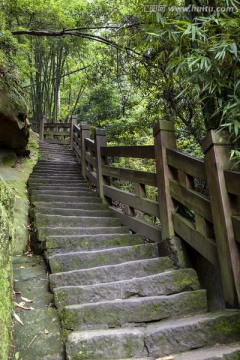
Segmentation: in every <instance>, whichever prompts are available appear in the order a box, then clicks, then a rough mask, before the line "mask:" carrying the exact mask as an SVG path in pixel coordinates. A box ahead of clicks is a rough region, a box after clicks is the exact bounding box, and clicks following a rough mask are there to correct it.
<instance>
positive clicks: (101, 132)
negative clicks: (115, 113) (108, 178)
mask: <svg viewBox="0 0 240 360" xmlns="http://www.w3.org/2000/svg"><path fill="white" fill-rule="evenodd" d="M95 144H96V163H97V169H96V170H97V182H98V186H97V188H98V193H99V196H100V197H101V199H103V200H104V202H106V203H107V201H106V200H105V197H104V194H103V185H104V178H103V175H102V165H103V164H104V163H105V160H104V159H103V158H102V156H101V146H107V138H106V130H105V129H96V133H95Z"/></svg>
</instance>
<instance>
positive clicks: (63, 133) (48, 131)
mask: <svg viewBox="0 0 240 360" xmlns="http://www.w3.org/2000/svg"><path fill="white" fill-rule="evenodd" d="M44 135H45V136H48V135H50V136H70V132H69V131H56V130H53V131H51V130H47V131H46V130H45V131H44Z"/></svg>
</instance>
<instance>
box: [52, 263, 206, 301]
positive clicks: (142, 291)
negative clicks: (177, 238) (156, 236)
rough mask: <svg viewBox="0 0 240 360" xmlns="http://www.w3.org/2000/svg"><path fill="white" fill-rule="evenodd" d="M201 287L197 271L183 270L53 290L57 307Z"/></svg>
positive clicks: (166, 293)
mask: <svg viewBox="0 0 240 360" xmlns="http://www.w3.org/2000/svg"><path fill="white" fill-rule="evenodd" d="M130 276H131V274H130V275H129V277H130ZM198 289H199V281H198V277H197V274H196V272H195V271H194V270H192V269H181V270H172V271H168V272H164V273H159V274H156V275H150V276H145V277H141V278H138V279H128V280H122V281H118V282H109V283H104V284H94V285H88V286H86V285H85V286H63V287H59V288H55V289H54V299H55V303H56V305H57V307H58V308H62V307H63V306H66V305H74V304H83V303H94V302H100V301H105V300H115V299H129V298H131V297H146V296H161V295H172V294H177V293H180V292H182V291H192V290H198Z"/></svg>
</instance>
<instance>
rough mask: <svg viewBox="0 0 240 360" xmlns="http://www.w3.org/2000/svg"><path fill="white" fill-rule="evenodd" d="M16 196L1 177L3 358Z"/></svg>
mask: <svg viewBox="0 0 240 360" xmlns="http://www.w3.org/2000/svg"><path fill="white" fill-rule="evenodd" d="M13 215H14V196H13V194H12V192H11V190H10V189H9V188H8V186H7V184H6V183H5V182H4V181H3V180H2V179H1V178H0V349H1V356H2V357H1V359H2V360H7V359H8V350H9V346H10V341H11V331H10V329H11V313H12V308H13V306H12V283H13V281H12V264H11V254H12V239H13V237H14V230H13Z"/></svg>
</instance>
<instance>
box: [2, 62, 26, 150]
mask: <svg viewBox="0 0 240 360" xmlns="http://www.w3.org/2000/svg"><path fill="white" fill-rule="evenodd" d="M0 71H1V79H0V128H1V133H0V146H7V147H10V148H12V149H23V148H25V147H26V145H27V143H28V138H29V122H28V120H27V104H26V102H25V100H24V97H23V93H22V89H21V87H20V85H19V83H18V80H17V76H16V75H14V74H12V73H10V70H9V69H7V68H6V66H3V64H0Z"/></svg>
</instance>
